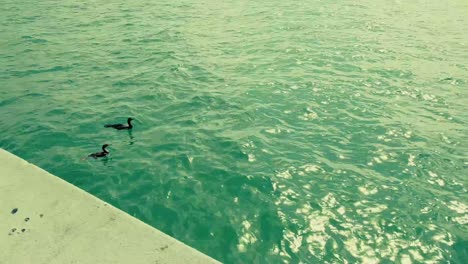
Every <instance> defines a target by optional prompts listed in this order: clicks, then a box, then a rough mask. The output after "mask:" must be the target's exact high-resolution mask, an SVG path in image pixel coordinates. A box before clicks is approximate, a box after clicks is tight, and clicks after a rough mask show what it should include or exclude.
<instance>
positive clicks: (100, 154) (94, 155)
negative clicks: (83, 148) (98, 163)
mask: <svg viewBox="0 0 468 264" xmlns="http://www.w3.org/2000/svg"><path fill="white" fill-rule="evenodd" d="M108 146H109V144H104V145H102V151H100V152H96V153H92V154H89V155H88V157H91V158H94V159H97V158H103V157H107V156H108V155H109V153H110V152H109V151H108V150H107V149H106V148H107V147H108Z"/></svg>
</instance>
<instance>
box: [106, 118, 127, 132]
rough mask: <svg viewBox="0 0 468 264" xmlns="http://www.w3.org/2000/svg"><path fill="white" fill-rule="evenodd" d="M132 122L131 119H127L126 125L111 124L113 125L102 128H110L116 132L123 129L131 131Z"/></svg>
mask: <svg viewBox="0 0 468 264" xmlns="http://www.w3.org/2000/svg"><path fill="white" fill-rule="evenodd" d="M132 120H133V118H131V117H129V118H128V119H127V124H113V125H104V127H112V128H114V129H117V130H123V129H132V128H133V125H132V123H131V122H132Z"/></svg>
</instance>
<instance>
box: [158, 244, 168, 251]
mask: <svg viewBox="0 0 468 264" xmlns="http://www.w3.org/2000/svg"><path fill="white" fill-rule="evenodd" d="M168 248H169V245H165V246H164V247H161V248H159V250H161V251H164V250H166V249H168Z"/></svg>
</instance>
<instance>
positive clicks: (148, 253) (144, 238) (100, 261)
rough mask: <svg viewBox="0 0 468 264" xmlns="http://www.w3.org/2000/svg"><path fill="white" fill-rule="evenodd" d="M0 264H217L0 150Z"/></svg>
mask: <svg viewBox="0 0 468 264" xmlns="http://www.w3.org/2000/svg"><path fill="white" fill-rule="evenodd" d="M15 208H17V211H16V209H15ZM15 211H16V212H15ZM0 263H1V264H3V263H5V264H8V263H12V264H28V263H34V264H39V263H44V264H52V263H58V264H66V263H90V264H104V263H113V264H115V263H131V264H138V263H151V264H154V263H159V264H164V263H181V264H182V263H183V264H186V263H187V264H192V263H200V264H201V263H203V264H210V263H219V262H217V261H216V260H214V259H212V258H210V257H208V256H206V255H204V254H202V253H200V252H199V251H196V250H195V249H193V248H191V247H189V246H187V245H185V244H183V243H181V242H179V241H177V240H176V239H174V238H172V237H169V236H167V235H165V234H163V233H162V232H160V231H158V230H156V229H154V228H153V227H150V226H148V225H146V224H145V223H143V222H141V221H139V220H137V219H136V218H134V217H132V216H130V215H128V214H126V213H124V212H122V211H120V210H119V209H116V208H114V207H112V206H111V205H109V204H106V203H105V202H103V201H101V200H99V199H98V198H96V197H94V196H92V195H90V194H88V193H86V192H85V191H83V190H81V189H79V188H77V187H75V186H73V185H71V184H69V183H67V182H65V181H63V180H61V179H60V178H58V177H56V176H54V175H52V174H50V173H48V172H46V171H44V170H42V169H40V168H38V167H36V166H34V165H32V164H30V163H28V162H26V161H24V160H22V159H21V158H19V157H17V156H15V155H13V154H11V153H9V152H7V151H5V150H3V149H0Z"/></svg>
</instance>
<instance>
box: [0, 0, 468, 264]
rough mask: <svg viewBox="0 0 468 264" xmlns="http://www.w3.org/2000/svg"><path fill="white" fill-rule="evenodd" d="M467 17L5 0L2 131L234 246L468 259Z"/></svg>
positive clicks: (207, 243)
mask: <svg viewBox="0 0 468 264" xmlns="http://www.w3.org/2000/svg"><path fill="white" fill-rule="evenodd" d="M467 32H468V2H467V1H465V0H454V1H436V0H427V1H422V0H420V1H404V0H401V1H398V0H395V1H390V0H389V1H386V0H378V1H371V0H363V1H346V0H343V1H338V0H334V1H333V0H331V1H318V0H311V1H279V0H269V1H266V0H259V1H242V0H240V1H232V0H231V1H229V0H228V1H214V0H213V1H193V0H181V1H179V0H176V1H140V0H139V1H123V0H115V1H104V0H95V1H88V0H85V1H70V0H64V1H49V0H44V1H21V0H20V1H6V0H1V1H0V99H1V100H0V117H1V120H0V127H1V128H2V132H1V135H0V147H2V148H4V149H6V150H8V151H11V152H13V153H15V154H17V155H19V156H21V157H22V158H25V159H27V160H29V161H30V162H32V163H35V164H37V165H39V166H41V167H42V168H44V169H46V170H48V171H50V172H52V173H54V174H56V175H58V176H60V177H62V178H63V179H65V180H67V181H68V182H70V183H72V184H74V185H76V186H78V187H80V188H83V189H84V190H86V191H88V192H90V193H92V194H94V195H96V196H98V197H100V198H102V199H104V200H105V201H107V202H109V203H111V204H113V205H115V206H117V207H118V208H121V209H122V210H124V211H126V212H128V213H129V214H131V215H134V216H136V217H137V218H139V219H141V220H143V221H145V222H147V223H149V224H150V225H152V226H154V227H156V228H158V229H160V230H162V231H164V232H166V233H167V234H169V235H171V236H173V237H175V238H177V239H179V240H181V241H183V242H185V243H186V244H188V245H190V246H193V247H195V248H197V249H199V250H200V251H202V252H204V253H206V254H208V255H210V256H212V257H214V258H216V259H218V260H220V261H223V262H226V263H377V262H379V263H405V264H406V263H466V261H467V259H468V228H467V224H468V193H467V190H466V188H467V184H468V177H467V174H468V173H467V169H468V158H467V153H468V147H467V145H468V138H467V136H466V135H467V134H468V133H467V123H468V108H467V105H468V99H467V98H468V81H467V80H468V71H467V67H468V52H467V51H468V33H467ZM129 116H131V117H134V118H136V119H137V122H136V123H135V128H134V130H133V131H132V132H131V133H128V132H126V131H113V130H110V129H104V128H103V124H105V123H113V122H121V121H124V120H125V119H126V118H127V117H129ZM103 143H111V144H113V145H112V148H111V151H112V152H111V158H109V159H107V160H98V161H94V160H89V161H82V160H80V159H81V158H82V157H83V156H84V155H86V154H88V153H90V152H95V151H98V150H99V147H100V145H102V144H103ZM51 192H53V190H51ZM63 202H64V203H67V202H68V201H66V200H64V201H63Z"/></svg>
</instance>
